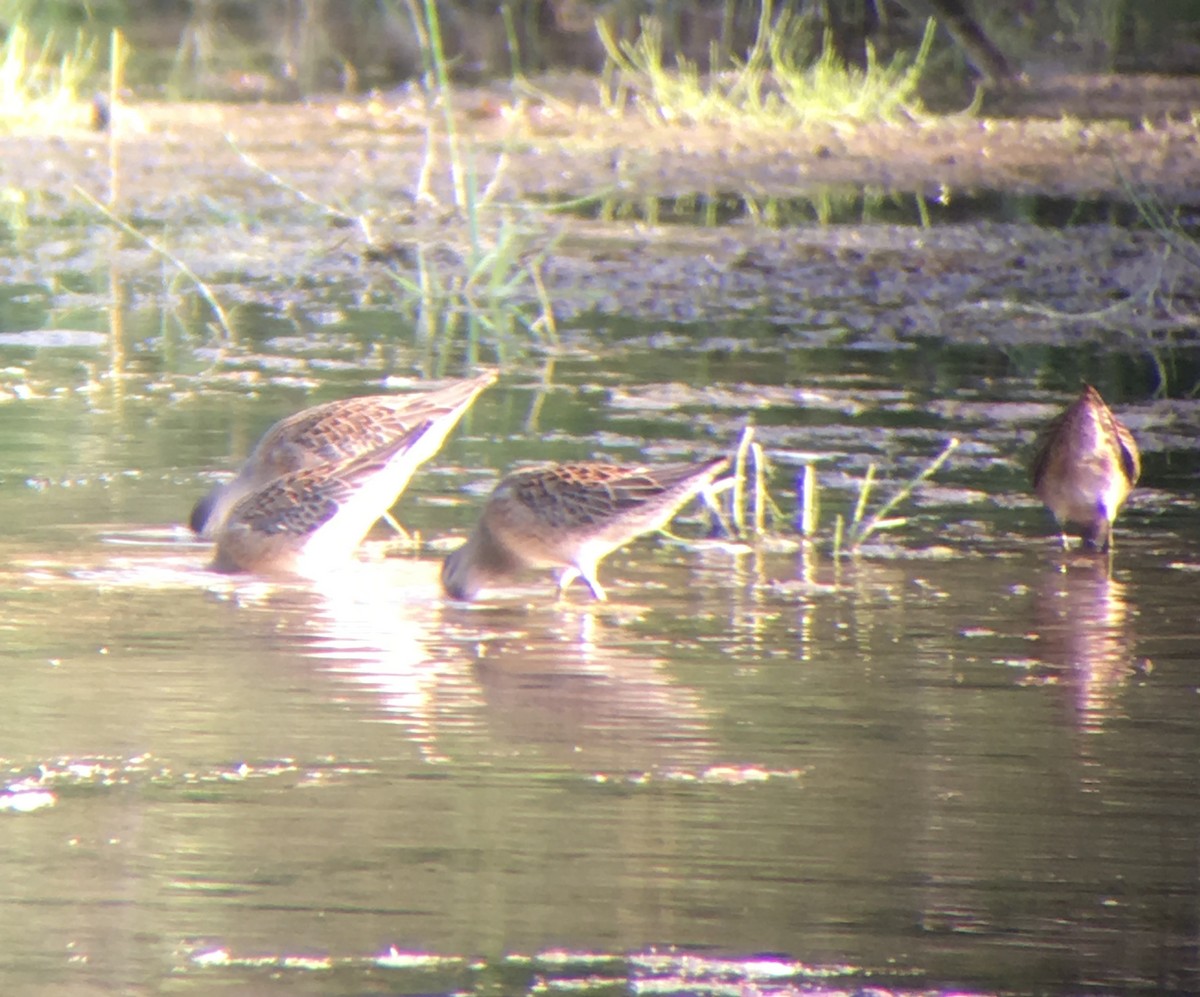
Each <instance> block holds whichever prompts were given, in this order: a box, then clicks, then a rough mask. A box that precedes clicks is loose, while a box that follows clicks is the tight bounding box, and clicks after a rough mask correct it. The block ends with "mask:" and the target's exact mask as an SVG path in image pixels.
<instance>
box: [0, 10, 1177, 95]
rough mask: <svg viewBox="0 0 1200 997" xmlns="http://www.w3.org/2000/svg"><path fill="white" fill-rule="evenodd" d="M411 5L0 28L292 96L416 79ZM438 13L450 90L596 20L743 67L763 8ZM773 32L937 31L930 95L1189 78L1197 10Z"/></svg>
mask: <svg viewBox="0 0 1200 997" xmlns="http://www.w3.org/2000/svg"><path fill="white" fill-rule="evenodd" d="M422 3H423V0H91V2H88V0H0V27H2V28H3V29H4V30H6V31H7V30H9V29H10V28H11V26H12V25H14V24H16V23H24V24H25V25H26V26H27V27H29V28H30V29H31V30H32V31H33V32H34V33H35V35H37V36H38V37H45V36H47V35H49V34H51V33H53V35H54V38H55V41H56V43H57V44H59V45H67V44H73V43H74V41H75V38H76V36H77V33H79V32H81V33H83V34H84V35H85V36H86V37H89V38H94V39H97V40H102V39H104V38H105V37H106V36H107V34H108V32H109V30H110V29H112V28H120V29H121V30H122V32H124V34H125V35H126V37H127V39H128V42H129V44H130V46H131V48H132V53H133V54H132V56H131V58H130V63H129V68H128V71H127V78H128V80H129V81H130V84H131V85H132V86H133V87H134V88H135V89H137V90H138V91H139V92H140V93H142V95H144V96H152V95H161V96H167V97H175V98H179V97H216V98H223V99H237V98H241V99H258V98H264V97H265V98H274V99H293V98H298V97H303V96H307V95H309V94H314V93H319V92H329V91H343V92H359V91H364V90H369V89H371V88H377V87H379V88H384V87H391V86H395V85H398V84H401V83H403V82H405V81H408V80H413V79H416V78H419V77H420V75H421V73H422V71H423V69H424V63H423V56H422V46H421V37H420V29H419V27H418V25H420V24H421V22H422V21H423V12H422V9H421V7H422ZM438 11H439V14H440V20H441V24H442V29H443V35H444V39H443V40H444V45H445V48H446V51H447V54H448V55H449V56H450V57H451V59H452V60H453V69H454V73H455V75H456V77H457V78H458V79H459V80H460V81H464V82H471V83H477V82H482V81H485V80H489V79H494V78H497V77H499V78H510V77H512V76H514V75H517V74H522V73H541V72H545V71H551V70H555V71H558V70H582V71H585V72H596V71H599V70H601V69H602V67H603V64H604V50H603V47H602V46H601V44H600V42H599V39H598V37H597V33H596V29H595V25H596V22H597V21H598V20H604V21H606V22H607V23H608V24H609V25H610V26H611V28H612V29H613V31H614V34H615V35H617V36H618V37H630V36H632V35H634V34H636V33H637V31H638V28H639V24H640V23H641V19H642V18H644V17H647V16H653V17H655V18H657V19H658V20H659V21H660V22H661V23H662V25H663V34H664V49H665V54H666V56H667V58H668V60H673V59H674V58H675V57H676V56H683V57H686V58H688V59H691V60H693V61H695V62H696V63H698V64H699V65H700V67H701V68H702V69H705V70H707V69H710V68H712V69H721V68H723V67H725V66H728V65H730V61H731V60H736V59H738V58H739V57H743V56H744V55H745V53H746V52H747V50H748V48H749V46H750V45H752V43H753V39H754V37H755V34H756V30H757V26H758V22H759V17H760V12H761V4H759V3H746V2H735V0H658V2H653V0H651V2H643V0H608V2H602V0H509V2H501V3H497V2H496V0H450V2H439V3H438ZM770 16H771V19H772V21H773V22H775V21H777V20H778V19H779V18H780V17H786V18H788V19H789V23H791V24H792V25H793V26H795V25H797V24H799V25H800V30H797V31H796V32H795V33H794V37H795V39H796V42H795V44H797V45H799V46H804V47H806V48H807V49H808V50H809V51H810V52H812V53H815V52H817V51H819V49H820V47H821V45H822V44H824V43H825V41H826V40H827V39H828V41H829V43H830V44H832V45H834V46H835V47H836V49H837V51H838V53H839V54H840V55H841V56H842V57H843V58H844V59H845V60H846V61H847V62H849V63H851V64H853V63H861V62H863V61H864V60H865V59H866V58H867V57H868V56H867V53H868V50H869V49H873V50H874V51H875V52H876V53H877V54H878V55H879V56H880V57H881V58H887V57H889V56H890V55H891V54H893V53H895V52H897V51H900V50H905V49H910V48H912V47H914V46H915V45H916V44H917V42H918V41H919V39H920V35H921V32H922V30H923V28H924V24H925V20H926V18H928V17H936V18H937V20H938V23H939V26H940V28H939V38H938V42H939V45H938V49H937V53H936V56H935V63H934V64H933V65H932V66H931V67H930V68H931V70H932V72H930V73H929V74H927V75H928V77H929V78H930V79H933V80H937V81H939V83H940V84H942V85H943V86H944V85H945V84H946V83H947V81H953V82H954V83H957V84H959V85H962V86H966V87H970V86H972V85H973V84H974V82H975V81H976V80H979V79H983V80H984V81H987V82H990V83H1011V82H1013V81H1015V80H1019V79H1021V78H1028V77H1032V78H1036V77H1037V76H1038V75H1039V74H1045V73H1049V72H1063V71H1070V72H1077V73H1103V72H1114V71H1116V72H1129V71H1138V72H1162V73H1192V72H1195V71H1197V70H1200V0H999V2H991V3H982V2H977V0H777V2H775V3H774V4H773V5H772V7H771V8H770Z"/></svg>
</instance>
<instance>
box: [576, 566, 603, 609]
mask: <svg viewBox="0 0 1200 997" xmlns="http://www.w3.org/2000/svg"><path fill="white" fill-rule="evenodd" d="M575 571H576V573H577V574H578V575H579V577H580V578H582V579H583V580H584V582H585V583H586V584H587V587H588V588H589V589H591V592H592V598H593V599H595V600H596V601H597V602H607V601H608V593H607V592H605V591H604V587H603V586H602V585H601V584H600V580H599V579H598V578H597V577H596V565H594V564H592V565H585V566H584V567H582V568H576V569H575Z"/></svg>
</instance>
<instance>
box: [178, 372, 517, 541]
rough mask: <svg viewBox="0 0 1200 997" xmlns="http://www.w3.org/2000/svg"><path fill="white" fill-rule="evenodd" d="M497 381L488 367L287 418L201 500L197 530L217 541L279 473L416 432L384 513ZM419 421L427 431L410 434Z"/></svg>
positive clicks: (393, 474) (341, 460) (394, 472)
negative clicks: (419, 388)
mask: <svg viewBox="0 0 1200 997" xmlns="http://www.w3.org/2000/svg"><path fill="white" fill-rule="evenodd" d="M495 380H496V374H495V372H494V371H488V372H487V373H485V374H480V375H478V376H477V377H473V378H469V379H468V380H465V381H458V382H456V383H454V384H451V385H449V386H447V387H445V388H440V389H438V390H435V391H426V392H423V393H421V394H409V395H366V396H362V397H358V398H344V399H340V400H338V401H333V402H326V403H325V404H323V405H315V406H313V407H312V408H307V409H304V410H303V411H301V412H297V413H296V414H295V415H290V416H288V417H287V418H286V419H281V420H280V421H279V422H277V423H275V425H273V426H272V427H271V428H270V429H268V430H267V431H266V433H264V434H263V437H262V439H260V440H259V441H258V444H257V445H256V446H255V447H254V450H253V451H252V452H251V454H250V456H249V457H247V458H246V461H245V463H244V464H242V466H241V468H240V469H239V470H238V473H237V475H236V476H235V477H234V478H233V480H231V481H228V482H226V483H225V484H221V485H217V486H216V487H215V488H213V489H212V491H210V492H209V493H208V494H207V495H205V496H204V497H203V498H202V499H200V501H198V502H197V503H196V505H195V507H194V508H193V509H192V515H191V517H190V519H189V524H190V526H191V528H192V531H193V532H194V533H197V534H198V535H200V536H202V537H204V538H205V539H208V540H212V539H215V538H216V536H217V534H218V533H219V532H220V530H221V527H222V525H223V524H224V523H225V521H226V519H227V518H228V517H229V515H230V512H231V510H232V509H233V508H234V506H236V505H237V504H238V503H239V502H240V501H241V500H242V499H244V498H246V497H247V496H248V495H252V494H254V493H255V492H258V491H260V490H261V489H263V488H265V487H266V486H267V485H268V484H270V483H271V482H272V481H274V480H275V479H276V478H279V477H281V476H283V475H285V474H291V473H293V472H296V471H301V470H305V469H315V468H320V467H328V466H332V465H344V464H345V463H346V462H347V461H351V460H353V459H354V458H356V457H361V456H364V455H367V454H370V453H372V452H375V451H378V450H380V449H382V448H384V447H387V446H388V445H389V444H390V443H391V442H392V441H393V440H396V439H398V438H402V437H403V438H409V439H410V445H409V447H408V448H407V449H406V450H402V451H401V452H400V453H398V454H397V455H396V459H397V463H396V466H395V467H393V468H392V469H391V470H390V471H389V475H388V479H387V480H388V481H389V482H391V483H392V484H393V485H394V487H395V491H394V492H393V494H392V497H391V499H390V501H384V496H383V495H382V494H380V496H379V500H380V501H381V502H383V504H382V505H381V506H380V508H379V511H378V512H377V513H376V514H375V519H378V518H379V517H380V516H383V515H384V514H385V513H386V512H387V510H388V509H389V508H390V507H391V506H392V505H393V503H395V501H396V499H397V498H398V497H399V495H400V493H401V492H402V491H403V490H404V488H405V486H406V485H407V484H408V479H409V478H410V477H412V474H413V472H414V471H415V470H416V469H417V468H418V467H419V466H420V465H421V464H423V463H424V462H425V461H427V460H428V459H429V458H430V457H432V456H433V455H434V454H435V453H437V452H438V450H439V449H440V448H441V446H442V443H443V442H444V441H445V439H446V435H447V434H448V433H449V432H450V430H451V429H453V428H454V425H455V424H456V423H457V422H458V420H459V418H461V416H462V414H463V413H464V412H465V411H466V410H467V409H468V408H469V407H470V405H471V402H473V401H474V400H475V396H476V395H478V394H479V393H480V392H481V391H482V390H483V389H484V388H486V387H487V386H488V385H489V384H492V383H493V382H495ZM417 426H423V427H424V431H423V432H422V433H420V434H418V435H417V436H416V437H411V438H410V434H411V431H412V430H413V429H414V428H415V427H417ZM373 522H374V520H371V522H370V523H367V524H366V527H368V528H369V527H370V525H371V523H373ZM364 533H365V529H364Z"/></svg>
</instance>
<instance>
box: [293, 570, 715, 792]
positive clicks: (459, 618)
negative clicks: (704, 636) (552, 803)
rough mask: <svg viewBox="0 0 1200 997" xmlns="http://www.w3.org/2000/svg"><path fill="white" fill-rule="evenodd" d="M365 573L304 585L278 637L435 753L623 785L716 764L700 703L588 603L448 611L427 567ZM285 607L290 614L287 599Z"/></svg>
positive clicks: (424, 750)
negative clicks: (565, 771)
mask: <svg viewBox="0 0 1200 997" xmlns="http://www.w3.org/2000/svg"><path fill="white" fill-rule="evenodd" d="M356 569H358V570H356V571H355V572H352V573H342V574H341V575H339V577H338V581H337V584H336V585H333V584H331V585H329V586H327V587H326V588H325V589H322V588H321V587H320V586H317V587H315V588H312V589H310V590H308V591H304V590H301V589H299V588H297V589H294V590H293V593H292V595H291V597H290V598H291V601H290V602H289V603H287V606H288V607H290V608H287V609H285V611H287V612H288V613H289V615H293V616H294V617H295V621H294V622H289V623H287V624H286V625H284V626H281V628H280V629H285V630H288V631H290V632H291V633H293V634H294V637H293V639H294V640H295V644H296V649H297V650H298V651H300V653H302V654H304V655H305V656H306V657H311V658H314V659H317V660H319V661H320V662H321V665H322V668H323V669H324V670H325V671H326V672H328V673H332V674H334V675H335V676H336V678H337V680H338V682H339V685H340V686H341V689H340V692H339V695H345V694H346V690H347V689H348V688H350V689H354V688H357V689H358V690H359V691H360V692H361V693H363V694H364V695H365V697H366V698H367V700H368V705H369V704H374V706H375V708H376V709H375V712H376V713H377V714H378V712H379V711H380V710H381V711H382V713H383V714H384V716H385V717H386V718H387V719H388V720H390V721H391V722H394V723H396V724H398V725H399V726H400V727H401V728H402V729H403V730H404V731H405V733H406V736H407V737H408V738H409V739H410V740H411V741H412V742H413V743H415V744H416V745H417V746H418V748H419V750H420V752H421V754H422V756H423V757H425V758H427V759H429V760H432V761H454V762H464V761H471V760H472V758H471V756H472V755H476V756H478V757H477V758H475V759H474V760H476V761H481V760H484V759H492V758H495V757H497V755H499V756H502V757H507V758H521V759H524V760H525V761H523V762H522V765H525V764H530V765H534V766H535V767H538V766H543V765H551V766H553V767H560V766H561V767H566V768H569V769H576V770H581V771H584V772H586V773H587V774H588V775H595V776H612V777H614V778H619V779H625V778H630V777H641V776H643V775H646V776H653V775H656V774H666V775H668V776H681V775H682V776H687V775H694V774H697V773H700V772H702V770H704V769H705V768H706V767H707V766H709V765H712V764H713V763H714V759H713V745H712V736H711V733H710V731H709V715H708V711H707V710H706V708H705V707H704V706H703V705H702V703H701V701H700V697H699V694H698V693H697V692H696V691H695V690H694V689H692V688H691V687H689V686H686V685H683V684H680V683H679V682H677V681H676V680H675V678H674V677H673V676H672V675H671V674H670V673H669V672H668V670H667V668H666V663H665V662H664V661H663V660H661V659H658V658H654V657H649V656H646V655H645V654H642V653H639V652H638V651H637V650H636V649H633V648H631V647H629V646H628V641H629V635H628V633H627V629H626V628H625V627H624V626H622V625H621V624H620V623H619V622H614V621H610V620H607V619H605V618H603V617H600V618H597V615H596V614H595V613H593V612H590V611H588V610H587V609H582V608H581V609H580V610H579V611H577V612H576V611H571V610H567V611H564V610H563V609H562V608H561V607H560V608H552V607H547V608H546V609H545V610H544V611H540V612H539V611H533V612H531V611H530V610H529V609H528V608H527V607H491V608H487V609H484V610H479V609H472V608H468V607H463V606H454V605H451V604H447V603H445V602H444V601H443V599H442V598H441V595H440V592H439V591H438V589H437V583H436V577H437V574H436V573H437V570H438V569H437V566H436V565H432V564H430V563H427V562H417V561H404V560H402V559H390V560H387V561H383V562H377V563H369V562H368V563H363V564H361V565H357V566H356ZM385 576H386V577H385ZM355 578H357V579H359V583H358V584H352V582H353V580H354V579H355ZM273 608H276V609H280V608H284V607H283V604H281V603H280V602H279V601H278V596H277V597H276V601H275V603H274V606H273ZM451 755H453V757H449V756H451Z"/></svg>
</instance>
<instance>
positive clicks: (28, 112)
mask: <svg viewBox="0 0 1200 997" xmlns="http://www.w3.org/2000/svg"><path fill="white" fill-rule="evenodd" d="M96 48H97V47H96V44H95V43H94V42H88V41H86V40H85V39H84V36H83V35H82V34H81V33H76V35H75V38H74V41H73V43H72V44H71V45H70V46H69V47H66V48H63V47H61V46H60V45H59V43H58V40H57V39H56V38H55V36H54V35H53V34H49V35H46V36H44V37H42V38H37V37H35V36H34V35H33V33H32V32H31V31H30V29H29V28H28V27H27V26H26V25H25V24H24V23H22V22H17V23H13V24H10V25H9V28H8V34H7V36H6V37H5V38H4V41H3V44H0V128H4V129H6V130H10V131H11V130H22V129H24V128H28V127H30V126H37V127H38V129H39V130H43V129H46V130H53V129H54V128H55V127H61V126H63V125H68V124H80V123H81V122H82V115H81V112H80V106H81V101H80V97H79V94H80V91H81V90H82V89H83V88H84V87H85V85H86V84H87V82H88V80H89V79H90V78H91V76H92V74H93V71H94V70H95V67H96V55H97V52H96Z"/></svg>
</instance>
